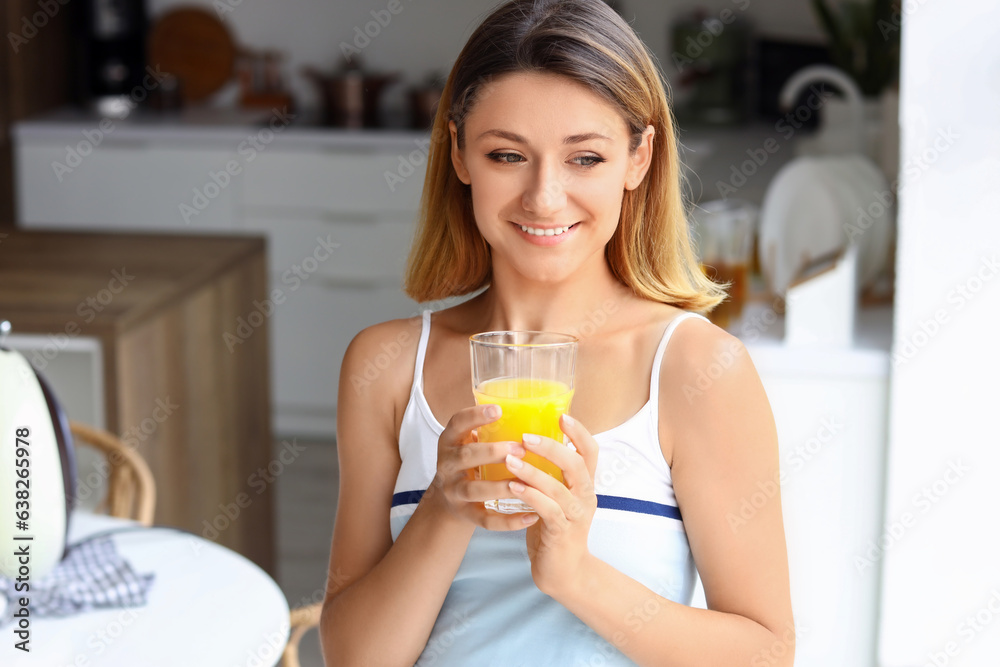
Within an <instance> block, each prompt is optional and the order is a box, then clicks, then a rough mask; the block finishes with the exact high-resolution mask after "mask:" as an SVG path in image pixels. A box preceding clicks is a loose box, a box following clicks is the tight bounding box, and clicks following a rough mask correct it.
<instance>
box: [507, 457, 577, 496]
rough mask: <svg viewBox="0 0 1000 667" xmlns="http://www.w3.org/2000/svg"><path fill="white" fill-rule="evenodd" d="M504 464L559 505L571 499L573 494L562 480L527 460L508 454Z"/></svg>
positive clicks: (520, 478) (515, 474)
mask: <svg viewBox="0 0 1000 667" xmlns="http://www.w3.org/2000/svg"><path fill="white" fill-rule="evenodd" d="M553 463H554V462H553ZM505 464H506V466H507V469H508V470H510V471H511V473H513V475H514V476H515V477H517V478H518V479H519V480H521V481H522V482H524V483H525V484H526V485H528V486H530V487H533V488H535V489H538V490H539V491H541V492H542V493H544V494H545V495H546V496H548V497H549V498H552V499H553V500H554V501H555V502H556V503H558V504H559V505H560V506H566V505H568V504H569V502H570V501H571V500H572V499H573V494H572V493H570V490H569V489H567V488H566V486H565V485H564V484H563V483H562V482H560V481H559V480H558V479H556V478H555V477H553V476H552V475H550V474H548V473H547V472H545V471H544V470H540V469H539V468H536V467H535V466H533V465H532V464H530V463H528V462H527V461H524V460H523V459H520V458H517V457H516V456H514V455H513V454H509V455H508V456H507V459H506V461H505Z"/></svg>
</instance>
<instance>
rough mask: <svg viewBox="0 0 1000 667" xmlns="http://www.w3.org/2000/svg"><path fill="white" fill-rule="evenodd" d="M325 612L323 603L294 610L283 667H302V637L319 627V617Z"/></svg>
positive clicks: (282, 662) (282, 659) (282, 661)
mask: <svg viewBox="0 0 1000 667" xmlns="http://www.w3.org/2000/svg"><path fill="white" fill-rule="evenodd" d="M321 611H323V603H322V602H317V603H315V604H310V605H306V606H305V607H297V608H295V609H293V610H292V615H291V626H292V628H291V632H290V634H289V636H288V644H287V645H286V646H285V652H284V653H283V654H282V655H281V667H300V665H299V642H300V641H301V640H302V635H304V634H305V633H306V632H308V631H309V630H310V629H312V628H315V627H317V626H318V625H319V615H320V612H321Z"/></svg>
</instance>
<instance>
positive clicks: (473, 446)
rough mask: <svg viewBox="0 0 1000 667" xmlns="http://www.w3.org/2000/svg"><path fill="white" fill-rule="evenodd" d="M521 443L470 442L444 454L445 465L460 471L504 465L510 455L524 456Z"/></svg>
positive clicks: (502, 441) (503, 441) (509, 441)
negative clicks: (485, 465) (488, 464)
mask: <svg viewBox="0 0 1000 667" xmlns="http://www.w3.org/2000/svg"><path fill="white" fill-rule="evenodd" d="M524 451H525V450H524V447H522V446H521V443H519V442H514V441H511V440H501V441H498V442H468V443H466V444H464V445H459V446H456V447H454V448H452V449H451V450H450V451H449V450H445V451H443V452H442V461H443V462H444V463H445V465H453V466H455V468H457V469H460V470H468V469H469V468H476V467H478V466H481V465H483V464H486V463H503V461H504V459H505V458H506V456H507V455H508V454H515V455H516V456H523V455H524Z"/></svg>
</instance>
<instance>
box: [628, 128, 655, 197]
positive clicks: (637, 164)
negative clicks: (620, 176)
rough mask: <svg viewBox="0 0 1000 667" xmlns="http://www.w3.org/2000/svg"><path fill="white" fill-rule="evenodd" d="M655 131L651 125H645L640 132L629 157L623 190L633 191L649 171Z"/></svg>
mask: <svg viewBox="0 0 1000 667" xmlns="http://www.w3.org/2000/svg"><path fill="white" fill-rule="evenodd" d="M655 133H656V130H655V129H654V128H653V126H652V125H647V126H646V129H645V130H643V131H642V139H641V140H640V141H639V146H638V147H637V148H636V149H635V153H633V154H632V155H630V156H629V158H630V160H631V164H630V165H629V168H628V172H627V173H626V174H625V189H626V190H635V189H636V188H637V187H639V184H640V183H642V179H643V177H645V175H646V172H647V171H649V165H650V164H652V161H653V135H654V134H655Z"/></svg>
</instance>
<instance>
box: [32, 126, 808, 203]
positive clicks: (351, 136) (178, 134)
mask: <svg viewBox="0 0 1000 667" xmlns="http://www.w3.org/2000/svg"><path fill="white" fill-rule="evenodd" d="M272 119H274V120H275V124H274V128H273V129H274V130H275V131H274V136H273V142H274V144H273V145H274V146H276V147H283V148H287V149H291V150H317V151H324V150H338V151H344V150H347V151H382V150H385V151H392V152H402V151H411V150H414V149H415V148H421V149H423V150H424V151H426V142H427V140H428V139H429V137H430V133H429V132H427V131H423V130H411V129H406V128H387V129H360V130H348V129H341V128H335V127H325V126H321V125H317V124H316V123H315V122H314V117H312V116H311V115H310V114H309V112H302V113H300V114H299V115H298V116H297V117H295V118H292V119H287V120H286V119H284V118H281V117H279V116H277V115H276V113H275V112H272V111H269V110H259V111H257V110H244V109H229V108H189V109H184V110H182V111H172V112H157V111H151V110H145V109H137V110H135V111H133V112H132V113H131V114H130V115H129V117H128V118H125V119H113V118H102V117H101V116H100V115H98V114H96V113H95V112H91V111H87V110H84V109H79V108H72V107H67V108H62V109H58V110H55V111H51V112H48V113H45V114H42V115H40V116H36V117H34V118H31V119H28V120H23V121H20V122H18V123H16V124H15V125H14V127H13V130H12V133H13V136H14V139H15V141H25V140H27V141H35V142H44V143H57V144H61V145H75V144H76V143H77V142H80V141H83V140H85V139H86V138H87V137H86V135H84V134H83V133H84V132H86V131H90V132H93V131H94V130H96V129H98V128H101V127H102V123H104V125H103V127H104V128H107V127H110V130H105V131H104V132H103V133H102V134H103V137H102V141H107V142H108V143H109V144H112V145H113V144H115V143H119V142H128V143H129V144H131V145H135V144H136V143H142V142H149V143H157V142H169V143H170V145H171V146H181V145H192V146H197V147H200V148H212V147H218V148H223V149H231V150H235V149H236V146H238V145H239V144H240V142H242V141H244V140H246V139H247V138H248V137H251V136H256V135H259V133H261V132H262V131H265V130H266V131H268V132H270V131H271V130H272V128H269V124H270V121H271V120H272ZM109 124H110V125H109ZM678 134H679V142H680V147H679V151H680V153H681V159H682V161H683V163H684V164H685V165H686V167H687V172H688V182H689V188H690V191H691V196H692V198H693V200H694V201H696V202H698V201H708V200H711V199H719V198H720V197H721V195H720V188H719V183H720V182H723V183H728V182H730V181H731V179H732V178H733V175H732V170H733V167H734V165H735V166H736V167H737V169H739V168H740V166H741V165H742V164H743V163H744V162H745V161H746V160H748V159H749V157H748V154H747V151H756V153H757V154H762V153H761V150H760V149H761V147H762V146H764V144H765V142H766V141H768V140H769V139H773V140H774V143H772V144H769V145H771V146H772V147H773V146H777V150H775V151H774V152H773V153H766V161H765V162H764V164H761V165H754V166H753V173H752V174H749V175H747V176H745V179H744V181H739V182H742V183H743V184H742V185H740V186H739V187H738V188H737V191H736V193H735V194H734V193H732V192H729V193H727V194H728V195H729V196H733V197H739V198H742V199H746V200H748V201H751V202H754V203H755V204H757V205H760V204H761V202H762V201H763V198H764V192H765V190H766V188H767V184H768V183H769V182H770V181H771V178H772V177H773V176H774V174H775V173H776V172H777V171H778V169H779V168H780V167H781V166H782V165H784V164H785V163H786V162H787V161H788V160H790V159H791V158H792V157H794V140H792V139H789V140H784V139H783V138H782V135H781V133H780V132H778V131H777V130H776V129H775V128H774V127H773V126H771V125H768V124H766V123H751V124H749V125H742V126H735V127H710V126H704V127H691V128H681V129H680V131H679V133H678ZM264 139H265V140H266V141H267V143H270V142H271V140H272V138H271V137H266V136H265V137H264ZM744 171H747V170H744ZM737 178H738V177H737Z"/></svg>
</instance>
